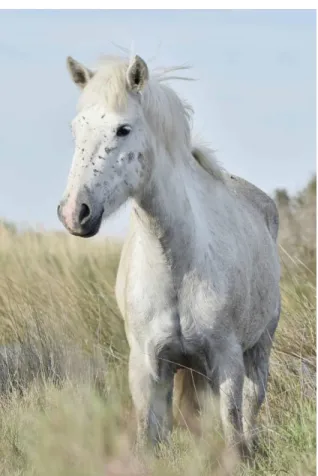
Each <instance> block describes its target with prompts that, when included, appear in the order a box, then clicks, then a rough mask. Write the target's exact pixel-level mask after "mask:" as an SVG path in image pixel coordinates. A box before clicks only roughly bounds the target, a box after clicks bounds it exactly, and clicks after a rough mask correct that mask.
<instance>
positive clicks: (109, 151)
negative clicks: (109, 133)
mask: <svg viewBox="0 0 318 476" xmlns="http://www.w3.org/2000/svg"><path fill="white" fill-rule="evenodd" d="M115 149H116V147H105V152H106V154H110V153H111V152H113V150H115Z"/></svg>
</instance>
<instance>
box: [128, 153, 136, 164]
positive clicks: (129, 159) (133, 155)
mask: <svg viewBox="0 0 318 476" xmlns="http://www.w3.org/2000/svg"><path fill="white" fill-rule="evenodd" d="M134 157H135V154H134V153H133V152H129V154H128V156H127V160H128V163H129V164H130V162H132V161H133V160H134Z"/></svg>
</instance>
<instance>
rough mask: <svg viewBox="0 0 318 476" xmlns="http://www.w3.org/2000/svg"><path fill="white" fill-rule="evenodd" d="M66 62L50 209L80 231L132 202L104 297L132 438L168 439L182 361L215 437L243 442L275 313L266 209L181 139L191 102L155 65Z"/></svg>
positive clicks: (258, 399) (91, 231) (269, 207)
mask: <svg viewBox="0 0 318 476" xmlns="http://www.w3.org/2000/svg"><path fill="white" fill-rule="evenodd" d="M67 63H68V68H69V70H70V73H71V76H72V78H73V81H74V82H75V83H76V84H77V85H78V86H79V87H80V88H81V90H82V92H81V96H80V101H79V108H78V114H77V116H76V118H75V119H74V120H73V122H72V129H73V134H74V138H75V154H74V158H73V163H72V166H71V171H70V175H69V178H68V184H67V188H66V191H65V195H64V197H63V199H62V201H61V203H60V205H59V207H58V215H59V217H60V219H61V221H62V222H63V224H64V225H65V227H66V228H67V230H68V231H69V232H70V233H72V234H74V235H77V236H82V237H90V236H93V235H95V234H96V233H97V232H98V230H99V227H100V224H101V221H102V218H107V217H109V216H110V215H111V214H112V213H113V212H115V210H117V209H118V208H119V207H120V206H121V205H122V204H123V203H124V202H126V201H127V200H128V199H129V198H130V199H131V200H132V204H133V209H132V216H131V225H130V231H129V234H128V237H127V238H126V241H125V244H124V247H123V251H122V256H121V260H120V266H119V270H118V276H117V283H116V296H117V300H118V305H119V308H120V311H121V313H122V315H123V317H124V319H125V326H126V334H127V339H128V342H129V346H130V359H129V382H130V390H131V394H132V398H133V402H134V405H135V409H136V413H137V417H138V429H139V432H138V434H139V436H140V438H141V441H145V440H147V441H149V440H150V441H151V442H152V443H156V442H158V441H161V440H163V439H164V438H165V437H167V435H168V434H169V432H170V430H171V428H172V395H173V386H174V381H175V380H176V379H178V376H177V377H176V379H175V373H176V372H177V371H178V370H180V369H182V368H184V367H188V368H191V369H194V370H195V371H197V372H198V373H197V374H196V373H194V374H193V375H194V377H195V376H196V375H201V376H202V375H204V376H205V377H206V378H204V379H203V378H201V380H200V378H197V379H195V382H194V384H195V385H198V386H200V389H202V390H204V388H206V389H207V388H210V389H212V390H213V392H215V393H216V394H217V395H218V396H219V401H220V410H221V419H222V422H223V427H224V432H225V437H226V439H227V441H228V442H229V443H230V444H233V443H237V444H239V445H240V448H241V449H242V448H245V449H247V448H249V447H250V446H251V444H252V442H253V436H254V433H255V431H254V429H255V418H256V415H257V412H258V410H259V407H260V405H261V404H262V402H263V400H264V396H265V389H266V383H267V376H268V366H269V357H270V351H271V345H272V338H273V335H274V332H275V329H276V326H277V323H278V320H279V315H280V290H279V277H280V270H279V258H278V252H277V245H276V238H277V232H278V214H277V209H276V206H275V204H274V202H273V201H272V200H271V199H270V198H269V197H268V196H267V195H266V194H265V193H264V192H262V191H261V190H259V189H258V188H257V187H255V186H254V185H252V184H250V183H248V182H246V181H244V180H243V179H240V178H238V177H233V176H231V175H229V174H227V173H226V172H225V171H224V170H222V169H221V168H220V166H219V165H218V164H217V162H216V161H215V159H214V157H213V154H212V153H211V151H210V150H209V149H207V148H205V147H203V146H196V147H195V146H194V145H193V144H192V141H191V133H190V125H189V120H190V116H191V109H190V108H189V107H188V106H186V105H185V104H184V103H183V102H182V101H181V100H180V99H179V97H178V96H177V94H176V93H175V92H174V91H173V90H172V89H171V88H170V87H168V86H167V85H166V84H164V82H163V81H164V79H167V75H166V74H165V73H164V74H161V75H158V74H157V75H156V74H154V75H153V76H151V77H150V76H149V71H148V67H147V65H146V63H145V62H144V61H143V60H142V59H141V58H140V57H138V56H136V57H134V58H133V59H132V60H130V61H129V60H126V59H122V58H118V57H106V58H105V59H104V60H103V61H102V62H101V63H100V64H99V66H98V68H97V70H96V71H95V72H92V71H90V70H89V69H88V68H86V67H84V66H83V65H81V64H80V63H78V62H77V61H75V60H74V59H72V58H68V60H67ZM170 71H171V70H170ZM168 79H171V77H170V78H168ZM182 372H183V373H184V372H186V371H184V370H183V371H181V374H182ZM179 374H180V372H178V375H179ZM185 376H186V374H185V373H184V377H185ZM184 382H186V379H184ZM188 382H189V379H188ZM191 385H192V384H191ZM183 390H185V391H184V392H183V393H184V394H185V395H186V397H187V398H188V400H190V401H191V400H192V402H194V399H193V396H194V393H196V392H191V389H190V386H189V388H185V389H183Z"/></svg>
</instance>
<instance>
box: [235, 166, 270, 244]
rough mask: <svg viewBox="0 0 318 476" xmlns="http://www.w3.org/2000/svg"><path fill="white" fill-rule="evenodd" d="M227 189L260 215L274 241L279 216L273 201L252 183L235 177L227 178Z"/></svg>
mask: <svg viewBox="0 0 318 476" xmlns="http://www.w3.org/2000/svg"><path fill="white" fill-rule="evenodd" d="M228 187H229V189H231V190H232V191H234V193H235V194H236V195H238V196H241V197H244V198H245V199H246V200H247V201H248V202H249V203H250V204H251V205H252V206H253V208H254V209H256V210H257V211H258V212H259V213H260V214H261V216H262V217H263V218H264V220H265V223H266V226H267V228H268V230H269V232H270V235H271V237H272V238H273V240H274V241H276V240H277V235H278V227H279V214H278V210H277V206H276V204H275V202H274V200H273V199H271V198H270V197H269V196H268V195H267V194H266V193H265V192H263V191H262V190H261V189H259V188H258V187H256V186H255V185H253V184H252V183H250V182H248V181H247V180H245V179H243V178H241V177H238V176H235V175H230V176H229V179H228Z"/></svg>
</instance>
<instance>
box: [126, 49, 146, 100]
mask: <svg viewBox="0 0 318 476" xmlns="http://www.w3.org/2000/svg"><path fill="white" fill-rule="evenodd" d="M148 78H149V71H148V66H147V64H146V63H145V61H144V60H143V59H142V58H140V56H135V57H134V59H133V61H132V62H131V64H130V65H129V67H128V70H127V84H128V87H129V89H130V90H131V91H133V92H139V91H141V90H142V89H143V88H144V86H145V84H146V83H147V81H148Z"/></svg>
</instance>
